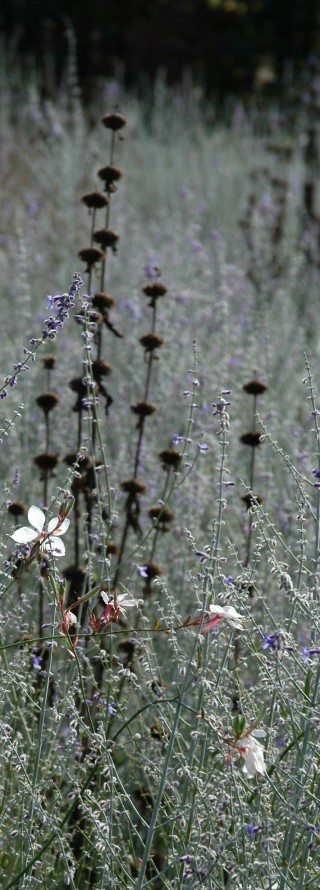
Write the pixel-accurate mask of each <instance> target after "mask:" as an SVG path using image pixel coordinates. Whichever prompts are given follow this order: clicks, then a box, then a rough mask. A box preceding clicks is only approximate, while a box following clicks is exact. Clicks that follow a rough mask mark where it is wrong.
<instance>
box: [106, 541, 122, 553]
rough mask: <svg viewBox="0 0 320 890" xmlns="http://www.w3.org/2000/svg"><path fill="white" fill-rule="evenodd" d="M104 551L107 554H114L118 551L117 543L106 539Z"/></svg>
mask: <svg viewBox="0 0 320 890" xmlns="http://www.w3.org/2000/svg"><path fill="white" fill-rule="evenodd" d="M106 551H107V555H108V556H116V555H117V553H119V547H118V544H116V542H115V541H108V543H107V546H106Z"/></svg>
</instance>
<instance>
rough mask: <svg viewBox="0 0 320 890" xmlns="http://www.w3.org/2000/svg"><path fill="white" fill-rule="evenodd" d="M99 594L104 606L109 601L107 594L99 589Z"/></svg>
mask: <svg viewBox="0 0 320 890" xmlns="http://www.w3.org/2000/svg"><path fill="white" fill-rule="evenodd" d="M100 596H101V599H102V600H103V602H104V603H105V604H106V606H108V605H109V603H110V602H111V600H110V597H109V594H108V593H106V591H105V590H101V593H100Z"/></svg>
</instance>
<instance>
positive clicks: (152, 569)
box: [143, 562, 163, 581]
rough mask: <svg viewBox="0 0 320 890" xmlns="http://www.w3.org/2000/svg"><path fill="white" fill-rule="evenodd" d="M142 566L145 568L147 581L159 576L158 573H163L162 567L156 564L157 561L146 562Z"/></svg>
mask: <svg viewBox="0 0 320 890" xmlns="http://www.w3.org/2000/svg"><path fill="white" fill-rule="evenodd" d="M143 568H144V570H145V574H146V576H147V578H148V581H152V579H153V578H160V575H162V574H163V572H162V568H161V566H159V565H158V563H157V562H146V563H145V564H144V566H143Z"/></svg>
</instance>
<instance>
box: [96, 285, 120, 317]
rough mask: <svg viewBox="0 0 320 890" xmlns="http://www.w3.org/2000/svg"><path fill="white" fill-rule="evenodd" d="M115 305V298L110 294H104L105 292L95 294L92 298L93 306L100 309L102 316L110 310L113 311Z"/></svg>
mask: <svg viewBox="0 0 320 890" xmlns="http://www.w3.org/2000/svg"><path fill="white" fill-rule="evenodd" d="M114 304H115V300H114V298H113V297H111V296H110V294H105V293H103V291H99V292H97V293H95V294H94V295H93V297H92V305H93V306H94V307H95V309H98V310H99V312H101V313H102V315H104V314H105V313H106V312H107V310H108V309H111V308H112V306H114Z"/></svg>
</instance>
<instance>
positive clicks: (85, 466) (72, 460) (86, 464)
mask: <svg viewBox="0 0 320 890" xmlns="http://www.w3.org/2000/svg"><path fill="white" fill-rule="evenodd" d="M63 463H64V464H67V467H73V466H74V465H75V464H79V466H78V467H77V472H78V473H82V472H85V471H86V470H89V468H90V467H91V466H92V462H91V460H90V458H89V457H88V456H87V455H84V457H83V459H82V460H81V461H79V460H78V453H77V451H69V452H68V454H66V455H65V457H64V458H63Z"/></svg>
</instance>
